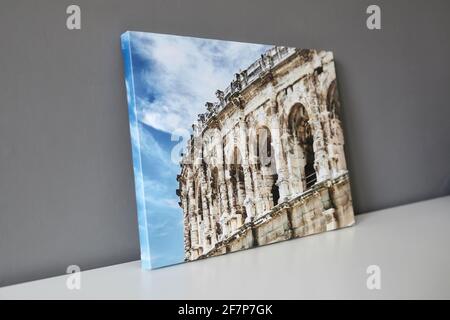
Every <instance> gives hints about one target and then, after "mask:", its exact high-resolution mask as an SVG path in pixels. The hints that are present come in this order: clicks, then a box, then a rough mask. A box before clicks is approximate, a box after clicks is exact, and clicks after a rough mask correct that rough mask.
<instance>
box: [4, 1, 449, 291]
mask: <svg viewBox="0 0 450 320" xmlns="http://www.w3.org/2000/svg"><path fill="white" fill-rule="evenodd" d="M71 3H76V4H79V5H80V6H81V9H82V30H80V31H69V30H67V29H66V27H65V20H66V14H65V10H66V7H67V5H69V4H71ZM275 3H276V5H275ZM371 3H378V4H380V5H381V7H382V30H381V31H369V30H368V29H367V28H366V27H365V20H366V16H367V15H366V14H365V9H366V7H367V6H368V5H369V4H371ZM449 12H450V2H448V1H361V0H354V1H334V0H327V1H317V0H315V1H312V0H311V1H298V0H297V1H277V2H274V1H271V0H264V1H256V0H254V1H242V0H241V1H237V0H233V1H231V0H227V1H210V0H204V1H186V0H177V1H168V0H153V1H144V0H142V1H137V0H135V1H124V0H122V1H118V0H112V1H106V0H96V1H84V0H83V1H81V0H77V1H59V0H58V1H57V0H53V1H49V0H41V1H23V0H21V1H17V0H14V1H12V0H8V1H5V0H3V1H2V2H1V4H0V31H1V33H2V35H1V47H0V48H1V49H0V286H3V285H8V284H12V283H17V282H22V281H27V280H33V279H39V278H43V277H48V276H53V275H59V274H63V273H64V272H65V269H66V267H67V266H68V265H69V264H78V265H80V266H81V268H82V269H88V268H94V267H100V266H105V265H109V264H114V263H120V262H125V261H130V260H134V259H137V258H138V252H139V250H138V248H139V245H138V239H137V221H136V213H135V210H136V206H135V202H134V185H133V176H132V167H131V155H130V143H129V131H128V118H127V112H126V111H127V106H126V99H125V90H124V84H123V74H122V59H121V53H120V46H119V35H120V34H121V33H122V32H124V31H126V30H139V31H153V32H162V33H174V34H180V35H192V36H199V37H208V38H218V39H226V40H238V41H248V42H257V43H268V44H280V45H288V46H295V47H306V48H322V49H330V50H333V51H334V53H335V57H336V60H337V71H338V78H339V86H340V92H341V98H342V102H343V106H344V115H343V117H344V124H345V125H344V127H345V128H344V130H345V135H346V142H347V155H348V162H349V168H350V170H351V177H352V183H353V194H354V203H355V209H356V211H357V212H366V211H370V210H374V209H380V208H385V207H389V206H394V205H399V204H403V203H407V202H413V201H419V200H423V199H427V198H432V197H438V196H442V195H446V194H449V193H450V124H449V122H450V120H449V119H450V107H449V102H448V101H449V84H450V63H449V61H448V59H449V58H448V57H450V42H449V41H448V30H450V19H448V14H449ZM424 214H426V213H424ZM405 223H407V221H405ZM412 227H413V228H417V226H412Z"/></svg>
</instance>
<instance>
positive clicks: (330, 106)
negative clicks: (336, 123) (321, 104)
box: [327, 79, 341, 120]
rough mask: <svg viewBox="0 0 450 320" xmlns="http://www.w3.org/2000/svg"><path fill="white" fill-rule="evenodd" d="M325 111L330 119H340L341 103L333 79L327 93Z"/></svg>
mask: <svg viewBox="0 0 450 320" xmlns="http://www.w3.org/2000/svg"><path fill="white" fill-rule="evenodd" d="M327 111H328V112H329V114H330V119H336V120H340V119H341V102H340V100H339V91H338V89H337V84H336V79H334V80H333V81H332V82H331V84H330V86H329V87H328V91H327Z"/></svg>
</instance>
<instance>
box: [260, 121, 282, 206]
mask: <svg viewBox="0 0 450 320" xmlns="http://www.w3.org/2000/svg"><path fill="white" fill-rule="evenodd" d="M256 159H257V169H259V170H260V172H261V174H262V178H263V180H264V185H265V186H264V189H265V191H264V192H263V194H265V195H266V200H265V201H266V205H265V207H266V209H270V208H272V207H273V206H276V205H277V204H278V201H279V199H280V190H279V187H278V184H277V181H278V173H277V168H276V160H275V150H274V148H273V144H272V132H271V131H270V129H269V128H268V126H266V125H260V126H258V127H257V129H256Z"/></svg>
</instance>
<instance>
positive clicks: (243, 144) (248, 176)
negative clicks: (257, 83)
mask: <svg viewBox="0 0 450 320" xmlns="http://www.w3.org/2000/svg"><path fill="white" fill-rule="evenodd" d="M239 141H240V149H241V153H242V170H243V171H244V185H245V198H244V200H243V204H244V207H245V211H246V213H247V220H246V221H245V222H249V221H251V220H252V219H253V217H254V216H255V214H256V212H255V204H254V203H255V196H254V192H253V184H252V173H251V170H250V165H249V146H248V143H247V141H248V129H247V124H246V123H245V121H244V114H243V111H241V118H240V120H239Z"/></svg>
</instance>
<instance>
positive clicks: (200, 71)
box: [122, 32, 269, 268]
mask: <svg viewBox="0 0 450 320" xmlns="http://www.w3.org/2000/svg"><path fill="white" fill-rule="evenodd" d="M122 41H124V40H122ZM130 44H131V56H130V57H129V58H130V61H131V62H132V68H133V79H130V78H129V77H128V76H127V78H126V83H127V90H128V93H130V87H131V86H133V87H134V92H135V95H134V97H130V95H129V96H128V102H129V103H131V104H134V103H135V105H136V110H137V114H136V118H134V116H133V115H130V122H131V123H134V122H135V121H136V123H137V128H138V131H139V132H138V133H137V132H136V134H135V135H134V134H133V132H132V147H133V152H136V151H137V148H138V143H137V139H136V138H133V137H137V136H138V137H139V139H138V140H139V141H140V162H139V161H137V159H134V158H133V162H134V166H135V169H136V168H137V167H140V168H141V169H142V176H143V185H142V186H138V185H137V186H136V193H137V197H138V198H139V197H143V198H144V199H145V201H144V202H143V205H142V206H141V207H140V206H139V205H138V210H142V211H143V212H145V217H144V218H143V217H140V220H139V224H140V226H139V227H140V228H145V227H147V228H148V233H145V231H146V230H140V231H143V232H140V241H141V256H142V259H143V260H145V259H148V257H147V256H146V255H147V252H151V266H152V268H157V267H161V266H165V265H170V264H175V263H179V262H182V261H183V259H184V247H183V212H182V210H181V208H180V207H179V206H178V201H179V199H178V197H177V195H176V193H175V192H176V189H177V188H178V183H177V181H176V176H177V174H179V172H180V166H179V164H178V162H177V157H174V156H172V155H177V154H178V153H177V152H175V153H174V152H173V150H174V147H178V148H179V147H180V146H184V141H185V140H184V139H186V138H187V137H188V136H189V133H190V130H191V125H192V123H194V121H195V120H196V118H197V114H198V113H201V112H204V108H205V107H204V105H205V102H206V101H215V100H216V99H215V91H216V90H217V89H221V90H224V89H225V87H226V86H227V85H228V84H229V83H230V81H231V80H232V79H233V75H234V74H235V73H236V72H239V71H240V70H241V69H245V68H246V67H248V66H249V65H250V64H251V63H252V62H253V61H254V60H256V59H257V58H259V56H260V55H261V53H263V52H264V51H265V50H267V49H268V48H269V46H264V45H258V44H248V43H239V42H230V41H219V40H209V39H199V38H191V37H180V36H172V35H163V34H153V33H142V32H131V33H130ZM125 60H127V57H125ZM182 137H184V138H182ZM175 150H179V149H175ZM135 173H136V172H135ZM138 202H139V201H138ZM145 234H148V238H146V237H145V236H144V235H145ZM148 249H149V250H148Z"/></svg>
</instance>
